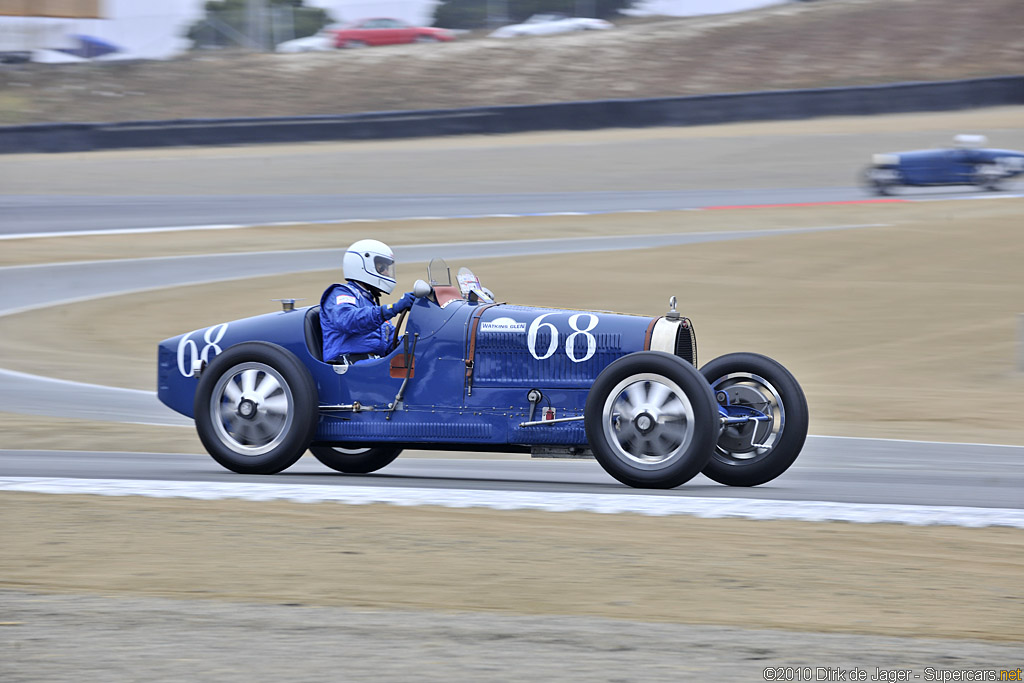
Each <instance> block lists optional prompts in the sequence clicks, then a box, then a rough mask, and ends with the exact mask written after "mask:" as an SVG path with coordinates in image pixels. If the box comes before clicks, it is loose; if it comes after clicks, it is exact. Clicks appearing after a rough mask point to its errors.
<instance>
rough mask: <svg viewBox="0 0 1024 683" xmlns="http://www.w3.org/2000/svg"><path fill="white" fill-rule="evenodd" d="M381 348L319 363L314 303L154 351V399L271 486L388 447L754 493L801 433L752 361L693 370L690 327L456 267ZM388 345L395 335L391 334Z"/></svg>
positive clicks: (218, 452) (788, 387)
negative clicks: (590, 460)
mask: <svg viewBox="0 0 1024 683" xmlns="http://www.w3.org/2000/svg"><path fill="white" fill-rule="evenodd" d="M428 278H429V279H430V282H429V283H427V282H425V281H423V280H420V281H418V282H417V283H416V285H415V287H414V288H413V291H414V293H415V294H416V296H417V297H418V298H417V299H416V303H415V304H413V306H412V308H411V309H410V310H409V311H408V312H407V314H406V313H403V314H402V316H403V317H402V319H400V320H399V321H398V324H397V325H396V332H395V338H394V340H393V341H392V344H391V350H390V351H389V352H388V353H387V354H386V355H384V356H383V357H381V358H371V359H365V360H360V361H357V362H354V363H352V364H336V363H328V362H324V360H323V357H322V349H321V345H322V339H321V328H320V317H319V308H320V307H319V306H311V307H308V308H305V309H295V308H294V300H283V301H284V304H283V308H284V310H281V311H277V312H275V313H268V314H265V315H261V316H256V317H253V318H246V319H243V320H235V321H230V322H222V323H218V324H215V325H211V326H209V327H205V328H201V329H198V330H194V331H192V332H188V333H185V334H181V335H178V336H175V337H172V338H170V339H166V340H164V341H163V342H161V343H160V345H159V352H158V363H159V369H158V380H159V386H158V392H157V393H158V396H159V398H160V400H161V401H163V402H164V403H165V404H166V405H168V406H170V407H171V408H173V409H174V410H176V411H178V412H180V413H182V414H184V415H188V416H189V417H193V418H194V419H195V423H196V429H197V431H198V433H199V438H200V440H201V441H202V442H203V445H204V446H205V447H206V450H207V451H208V452H209V453H210V455H211V456H212V457H213V458H214V460H216V461H217V462H218V463H220V464H221V465H223V466H224V467H226V468H227V469H229V470H232V471H234V472H238V473H242V474H274V473H277V472H280V471H282V470H284V469H286V468H287V467H289V466H291V465H292V464H293V463H295V461H297V460H298V459H299V458H300V457H301V456H302V454H303V453H305V452H306V450H307V449H308V450H310V451H311V452H312V454H313V455H314V456H315V457H316V458H317V459H318V460H319V461H320V462H322V463H323V464H324V465H326V466H327V467H329V468H331V469H334V470H336V471H339V472H343V473H348V474H366V473H368V472H373V471H376V470H379V469H380V468H382V467H385V466H386V465H388V464H389V463H391V462H392V461H393V460H394V459H395V458H396V457H398V455H399V453H401V452H402V450H403V449H409V448H416V449H438V450H470V451H476V452H487V451H490V452H518V453H531V454H532V455H534V456H538V457H555V456H562V457H566V456H590V455H592V456H593V457H595V458H596V459H597V460H598V462H600V464H601V465H602V466H603V467H604V468H605V470H606V471H607V472H608V473H609V474H611V475H612V476H613V477H615V478H616V479H618V480H619V481H621V482H623V483H625V484H627V485H629V486H635V487H645V488H672V487H675V486H679V485H680V484H683V483H684V482H686V481H689V480H690V479H691V478H693V477H694V476H696V475H697V474H698V473H704V474H705V475H706V476H708V477H710V478H711V479H714V480H715V481H718V482H720V483H723V484H726V485H730V486H756V485H758V484H763V483H765V482H767V481H771V480H772V479H774V478H775V477H777V476H779V475H780V474H782V473H783V472H784V471H786V469H787V468H789V466H790V465H791V464H793V461H794V460H795V459H796V457H797V455H798V454H799V453H800V450H801V449H802V447H803V444H804V439H805V437H806V435H807V424H808V417H807V401H806V399H805V398H804V394H803V391H802V390H801V388H800V385H799V384H797V381H796V379H794V378H793V376H792V375H791V374H790V373H789V371H787V370H786V369H785V368H784V367H783V366H782V365H780V364H779V363H777V362H776V361H774V360H772V359H770V358H767V357H766V356H761V355H758V354H754V353H731V354H727V355H724V356H720V357H718V358H716V359H715V360H712V361H711V362H709V363H707V364H706V365H704V366H703V367H702V368H700V370H698V369H697V342H696V337H695V336H694V332H693V326H692V325H691V324H690V321H689V320H688V319H687V318H685V317H683V316H681V315H680V314H679V312H678V311H677V310H676V309H675V297H672V299H671V301H670V310H669V311H668V312H667V313H666V314H665V315H663V316H657V317H650V316H639V315H628V314H623V313H612V312H609V311H583V310H562V309H553V308H538V307H532V306H520V305H513V304H505V303H497V302H495V301H494V300H493V295H491V294H490V292H489V290H487V289H486V288H484V287H483V286H482V285H481V284H480V282H479V280H478V279H477V278H476V277H475V276H474V275H473V273H472V272H471V271H469V270H468V269H462V270H460V272H459V273H458V278H457V284H452V280H451V275H450V271H449V269H448V266H447V264H445V263H444V262H443V261H441V260H440V259H435V260H434V261H432V262H431V264H430V267H429V269H428ZM403 321H404V322H406V325H405V334H404V336H401V337H399V336H398V330H399V329H401V328H402V322H403Z"/></svg>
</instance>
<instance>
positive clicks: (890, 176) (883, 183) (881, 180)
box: [861, 166, 900, 196]
mask: <svg viewBox="0 0 1024 683" xmlns="http://www.w3.org/2000/svg"><path fill="white" fill-rule="evenodd" d="M861 180H862V182H863V183H864V185H865V186H866V187H867V188H868V189H869V190H871V191H872V192H874V193H875V194H878V195H882V196H886V195H890V194H892V189H893V187H895V186H896V185H898V184H899V181H900V175H899V172H898V171H896V170H894V169H891V168H881V167H879V166H868V167H867V168H866V169H864V171H863V173H862V174H861Z"/></svg>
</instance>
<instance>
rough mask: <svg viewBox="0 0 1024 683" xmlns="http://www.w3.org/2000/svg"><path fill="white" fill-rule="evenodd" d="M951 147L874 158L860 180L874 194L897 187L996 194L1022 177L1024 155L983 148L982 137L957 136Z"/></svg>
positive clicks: (1011, 151) (1023, 153)
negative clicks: (978, 189) (972, 188)
mask: <svg viewBox="0 0 1024 683" xmlns="http://www.w3.org/2000/svg"><path fill="white" fill-rule="evenodd" d="M954 143H955V146H954V147H950V148H945V149H925V150H917V151H913V152H895V153H890V154H875V155H874V157H873V158H872V160H871V165H870V166H868V168H867V169H865V171H864V176H863V180H864V182H865V184H866V185H867V186H868V188H869V189H870V190H872V191H874V192H876V193H877V194H881V195H886V194H889V193H890V192H891V190H892V188H894V187H896V186H898V185H908V186H917V187H923V186H929V185H975V186H978V187H981V188H984V189H986V190H997V189H999V186H1000V184H1001V183H1002V182H1003V181H1005V180H1006V179H1008V178H1013V177H1014V176H1018V175H1021V174H1022V173H1024V152H1015V151H1013V150H1009V149H992V148H988V147H983V145H985V144H986V143H987V140H986V139H985V137H984V136H982V135H957V136H956V137H955V138H954Z"/></svg>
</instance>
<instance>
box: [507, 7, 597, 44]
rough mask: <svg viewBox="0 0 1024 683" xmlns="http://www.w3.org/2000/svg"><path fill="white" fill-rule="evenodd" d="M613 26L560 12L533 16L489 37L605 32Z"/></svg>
mask: <svg viewBox="0 0 1024 683" xmlns="http://www.w3.org/2000/svg"><path fill="white" fill-rule="evenodd" d="M610 28H615V24H613V23H611V22H610V21H605V20H604V19H590V18H587V17H570V16H568V15H566V14H562V13H560V12H552V13H551V14H534V15H533V16H532V17H530V18H529V19H527V20H526V21H524V22H523V23H521V24H512V25H511V26H502V27H501V28H499V29H498V30H497V31H495V32H494V33H492V34H491V35H490V37H491V38H516V37H518V36H546V35H550V34H552V33H569V32H572V31H605V30H607V29H610Z"/></svg>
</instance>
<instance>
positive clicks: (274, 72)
mask: <svg viewBox="0 0 1024 683" xmlns="http://www.w3.org/2000/svg"><path fill="white" fill-rule="evenodd" d="M619 23H620V26H619V27H618V28H617V29H615V30H612V31H588V32H583V33H577V34H569V35H556V36H541V37H533V38H525V39H521V40H499V39H476V38H474V37H470V38H468V39H460V40H457V41H455V42H452V43H444V44H436V45H405V46H393V47H380V48H372V49H367V50H339V51H334V52H329V53H305V54H246V53H231V52H228V53H220V52H212V51H207V52H200V53H192V54H190V55H188V56H186V57H184V58H181V59H176V60H172V61H169V62H128V63H117V62H107V63H93V64H75V65H53V64H35V65H24V66H9V67H3V68H2V69H0V124H15V123H35V122H43V121H122V120H131V119H171V118H204V117H234V116H282V115H303V114H342V113H354V112H366V111H387V110H413V109H435V108H441V109H446V108H457V107H469V106H493V105H503V104H505V105H507V104H536V103H542V102H554V101H559V102H571V101H579V100H595V99H607V98H634V97H671V96H678V95H695V94H713V93H722V92H744V91H751V90H765V89H784V88H814V87H832V86H850V85H861V84H872V83H892V82H900V81H933V80H946V79H953V78H972V77H983V76H995V75H1007V74H1017V73H1019V72H1020V67H1021V62H1022V58H1024V40H1022V38H1021V32H1020V30H1019V29H1020V26H1021V25H1024V4H1022V3H1020V2H1019V0H972V1H971V2H964V1H963V0H842V1H834V2H813V3H799V2H793V3H787V4H784V5H781V6H776V7H769V8H766V9H762V10H756V11H751V12H742V13H735V14H727V15H719V16H708V17H696V18H688V19H669V20H661V21H633V20H626V19H623V20H620V21H619Z"/></svg>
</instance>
